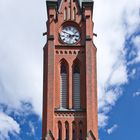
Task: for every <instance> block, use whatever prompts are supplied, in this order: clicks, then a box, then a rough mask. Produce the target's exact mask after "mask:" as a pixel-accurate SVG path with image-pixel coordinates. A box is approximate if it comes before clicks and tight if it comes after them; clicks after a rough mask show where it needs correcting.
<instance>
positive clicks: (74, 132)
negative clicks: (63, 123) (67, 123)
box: [72, 121, 76, 140]
mask: <svg viewBox="0 0 140 140" xmlns="http://www.w3.org/2000/svg"><path fill="white" fill-rule="evenodd" d="M75 127H76V124H75V122H74V121H73V122H72V140H76V129H75Z"/></svg>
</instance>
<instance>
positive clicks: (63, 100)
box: [60, 63, 68, 108]
mask: <svg viewBox="0 0 140 140" xmlns="http://www.w3.org/2000/svg"><path fill="white" fill-rule="evenodd" d="M67 79H68V74H67V67H66V63H61V71H60V108H67V94H68V91H67V84H68V83H67Z"/></svg>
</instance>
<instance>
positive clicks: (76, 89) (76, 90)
mask: <svg viewBox="0 0 140 140" xmlns="http://www.w3.org/2000/svg"><path fill="white" fill-rule="evenodd" d="M73 108H74V109H79V108H80V69H79V66H78V65H75V66H74V69H73Z"/></svg>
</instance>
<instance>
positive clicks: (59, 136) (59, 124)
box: [58, 121, 62, 140]
mask: <svg viewBox="0 0 140 140" xmlns="http://www.w3.org/2000/svg"><path fill="white" fill-rule="evenodd" d="M58 140H62V123H61V122H60V121H58Z"/></svg>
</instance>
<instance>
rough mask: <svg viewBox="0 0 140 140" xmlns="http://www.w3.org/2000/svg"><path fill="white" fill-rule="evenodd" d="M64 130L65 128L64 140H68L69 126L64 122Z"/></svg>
mask: <svg viewBox="0 0 140 140" xmlns="http://www.w3.org/2000/svg"><path fill="white" fill-rule="evenodd" d="M65 128H66V139H65V140H69V124H68V122H65Z"/></svg>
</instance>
